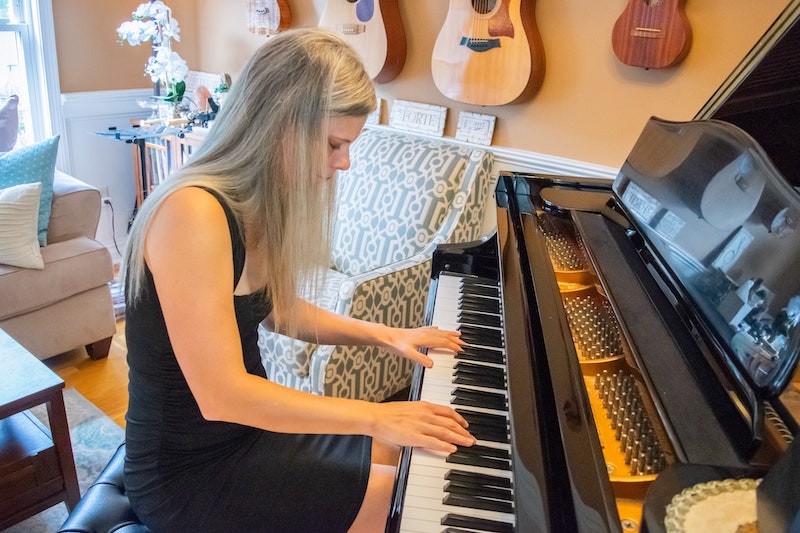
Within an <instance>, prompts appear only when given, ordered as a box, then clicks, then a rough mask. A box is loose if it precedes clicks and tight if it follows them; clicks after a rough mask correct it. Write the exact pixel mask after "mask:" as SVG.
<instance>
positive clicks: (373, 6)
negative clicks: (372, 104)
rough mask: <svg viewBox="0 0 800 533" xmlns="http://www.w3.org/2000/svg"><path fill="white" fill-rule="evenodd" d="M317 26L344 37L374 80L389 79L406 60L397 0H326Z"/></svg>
mask: <svg viewBox="0 0 800 533" xmlns="http://www.w3.org/2000/svg"><path fill="white" fill-rule="evenodd" d="M319 26H320V27H322V28H327V29H329V30H332V31H335V32H336V33H338V34H340V35H341V36H342V37H344V38H345V40H346V41H347V42H349V43H350V44H351V45H352V46H353V48H355V49H356V52H358V54H359V56H360V57H361V60H362V62H363V63H364V66H365V67H366V69H367V73H368V74H369V76H370V77H371V78H372V79H373V80H375V81H376V82H377V83H387V82H390V81H392V80H393V79H395V78H396V77H397V75H398V74H400V71H401V70H403V65H405V62H406V33H405V30H404V28H403V21H402V19H401V18H400V8H399V7H398V4H397V0H328V2H327V3H326V4H325V9H324V10H323V11H322V16H321V17H320V20H319Z"/></svg>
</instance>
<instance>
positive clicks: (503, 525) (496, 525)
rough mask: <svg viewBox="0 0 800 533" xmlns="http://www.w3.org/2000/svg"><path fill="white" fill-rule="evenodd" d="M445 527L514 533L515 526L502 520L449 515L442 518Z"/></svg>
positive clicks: (493, 532) (455, 514)
mask: <svg viewBox="0 0 800 533" xmlns="http://www.w3.org/2000/svg"><path fill="white" fill-rule="evenodd" d="M442 525H443V526H453V527H461V528H468V529H472V530H478V531H487V532H491V533H514V525H513V524H510V523H509V522H501V521H500V520H490V519H488V518H475V517H472V516H465V515H462V514H457V513H447V514H445V515H444V516H443V517H442Z"/></svg>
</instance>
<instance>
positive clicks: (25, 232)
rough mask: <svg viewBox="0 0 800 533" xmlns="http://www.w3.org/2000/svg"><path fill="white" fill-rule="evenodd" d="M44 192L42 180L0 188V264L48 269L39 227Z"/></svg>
mask: <svg viewBox="0 0 800 533" xmlns="http://www.w3.org/2000/svg"><path fill="white" fill-rule="evenodd" d="M41 193H42V184H41V183H39V182H36V183H24V184H22V185H15V186H13V187H8V188H7V189H0V263H2V264H4V265H9V266H15V267H20V268H36V269H40V270H41V269H43V268H44V261H42V254H41V252H40V250H39V239H38V230H37V220H38V217H39V196H40V195H41Z"/></svg>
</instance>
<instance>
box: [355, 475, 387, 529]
mask: <svg viewBox="0 0 800 533" xmlns="http://www.w3.org/2000/svg"><path fill="white" fill-rule="evenodd" d="M394 478H395V468H394V467H393V466H388V465H381V464H373V465H372V468H370V472H369V482H367V491H366V493H365V494H364V500H363V501H362V502H361V509H360V510H359V511H358V515H356V519H355V521H354V522H353V525H352V526H350V530H349V533H361V532H364V533H373V532H375V531H383V530H384V528H385V527H386V519H387V518H388V516H389V506H390V504H391V499H392V491H393V489H394Z"/></svg>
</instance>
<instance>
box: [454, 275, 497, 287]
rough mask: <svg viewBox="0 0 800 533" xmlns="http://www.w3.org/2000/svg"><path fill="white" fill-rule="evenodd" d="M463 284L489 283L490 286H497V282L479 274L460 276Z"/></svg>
mask: <svg viewBox="0 0 800 533" xmlns="http://www.w3.org/2000/svg"><path fill="white" fill-rule="evenodd" d="M461 281H462V283H463V284H464V285H469V286H472V285H489V286H490V287H499V286H500V285H499V282H498V281H497V280H496V279H492V278H482V277H480V276H464V277H462V278H461Z"/></svg>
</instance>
